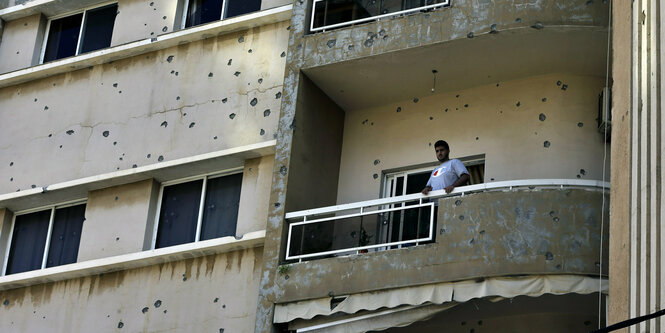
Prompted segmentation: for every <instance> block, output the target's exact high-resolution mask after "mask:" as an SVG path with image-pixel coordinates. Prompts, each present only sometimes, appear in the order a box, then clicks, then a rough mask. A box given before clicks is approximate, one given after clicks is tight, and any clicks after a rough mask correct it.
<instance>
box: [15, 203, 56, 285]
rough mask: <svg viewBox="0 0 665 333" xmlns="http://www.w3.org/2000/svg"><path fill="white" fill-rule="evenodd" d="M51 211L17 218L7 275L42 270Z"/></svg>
mask: <svg viewBox="0 0 665 333" xmlns="http://www.w3.org/2000/svg"><path fill="white" fill-rule="evenodd" d="M50 218H51V210H50V209H49V210H43V211H41V212H36V213H31V214H25V215H19V216H16V220H15V223H14V233H13V235H12V245H11V247H10V249H9V260H8V262H7V274H14V273H21V272H27V271H32V270H35V269H40V268H42V260H43V259H44V245H45V244H46V235H47V234H48V224H49V219H50Z"/></svg>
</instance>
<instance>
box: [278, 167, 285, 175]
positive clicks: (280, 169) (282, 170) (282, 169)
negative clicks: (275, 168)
mask: <svg viewBox="0 0 665 333" xmlns="http://www.w3.org/2000/svg"><path fill="white" fill-rule="evenodd" d="M279 173H281V174H282V176H286V167H285V166H283V165H282V166H281V167H280V168H279Z"/></svg>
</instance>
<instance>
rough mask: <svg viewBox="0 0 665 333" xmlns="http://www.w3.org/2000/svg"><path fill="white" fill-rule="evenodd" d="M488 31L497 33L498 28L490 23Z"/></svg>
mask: <svg viewBox="0 0 665 333" xmlns="http://www.w3.org/2000/svg"><path fill="white" fill-rule="evenodd" d="M490 33H491V34H497V33H499V30H497V29H496V24H492V25H490Z"/></svg>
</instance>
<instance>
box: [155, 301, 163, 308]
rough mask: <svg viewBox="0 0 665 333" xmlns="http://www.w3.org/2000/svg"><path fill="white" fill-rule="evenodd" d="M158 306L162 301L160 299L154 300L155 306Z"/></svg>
mask: <svg viewBox="0 0 665 333" xmlns="http://www.w3.org/2000/svg"><path fill="white" fill-rule="evenodd" d="M160 306H162V301H161V300H156V301H155V308H158V307H160Z"/></svg>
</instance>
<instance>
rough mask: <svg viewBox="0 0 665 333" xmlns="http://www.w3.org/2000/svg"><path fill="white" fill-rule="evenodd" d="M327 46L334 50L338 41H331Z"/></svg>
mask: <svg viewBox="0 0 665 333" xmlns="http://www.w3.org/2000/svg"><path fill="white" fill-rule="evenodd" d="M326 44H327V45H328V47H329V48H331V49H332V48H333V47H335V44H337V39H331V40H329V41H328V42H327V43H326Z"/></svg>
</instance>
